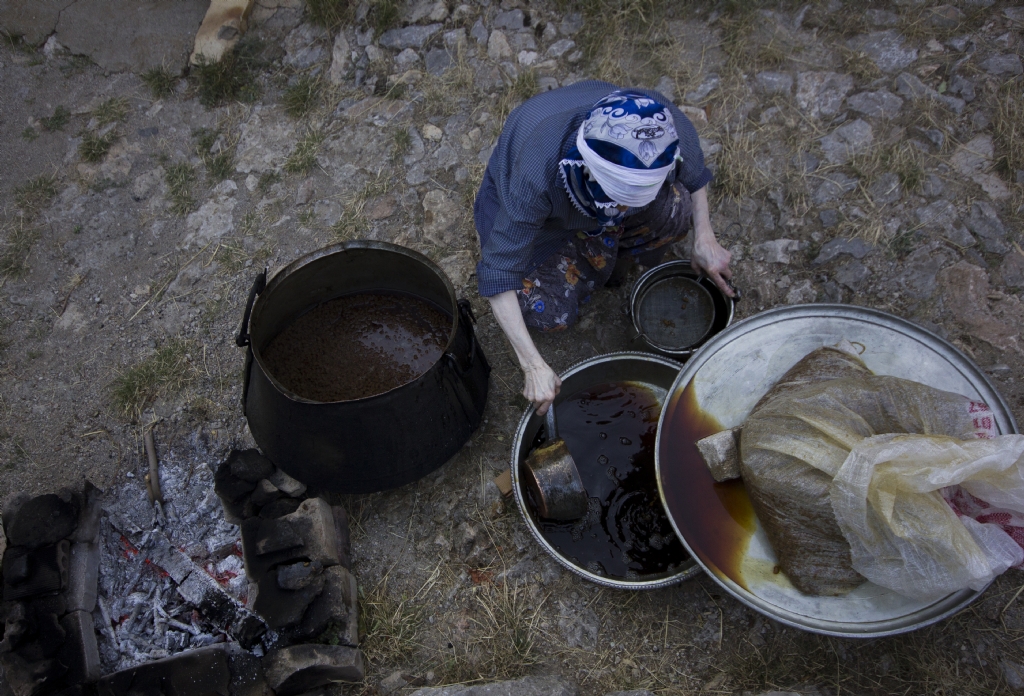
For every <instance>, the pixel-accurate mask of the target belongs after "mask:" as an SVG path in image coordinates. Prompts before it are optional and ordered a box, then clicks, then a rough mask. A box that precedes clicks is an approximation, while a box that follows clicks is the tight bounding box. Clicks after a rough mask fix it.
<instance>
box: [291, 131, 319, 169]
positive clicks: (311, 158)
mask: <svg viewBox="0 0 1024 696" xmlns="http://www.w3.org/2000/svg"><path fill="white" fill-rule="evenodd" d="M323 141H324V136H323V133H321V132H320V131H318V130H308V131H306V134H305V135H303V136H302V137H301V138H299V142H298V143H296V144H295V149H294V150H292V154H290V155H288V159H287V160H285V163H284V169H285V171H286V172H291V173H292V174H301V173H305V172H308V171H309V170H310V169H312V168H313V167H314V166H315V165H316V155H317V152H319V151H320V144H321V143H322V142H323Z"/></svg>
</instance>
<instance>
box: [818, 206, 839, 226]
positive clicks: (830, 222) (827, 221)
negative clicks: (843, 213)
mask: <svg viewBox="0 0 1024 696" xmlns="http://www.w3.org/2000/svg"><path fill="white" fill-rule="evenodd" d="M818 219H819V220H821V226H822V227H824V228H825V229H829V228H831V227H835V226H836V225H838V224H839V211H838V210H836V209H835V208H829V209H828V210H822V211H821V212H820V213H818Z"/></svg>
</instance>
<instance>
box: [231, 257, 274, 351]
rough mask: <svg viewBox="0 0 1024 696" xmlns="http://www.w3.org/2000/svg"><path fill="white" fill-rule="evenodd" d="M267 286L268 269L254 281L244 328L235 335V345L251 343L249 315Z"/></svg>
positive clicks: (242, 346)
mask: <svg viewBox="0 0 1024 696" xmlns="http://www.w3.org/2000/svg"><path fill="white" fill-rule="evenodd" d="M266 287H267V271H266V269H264V270H263V272H262V273H260V274H259V275H258V276H256V280H254V281H252V287H251V288H249V299H248V301H247V302H246V303H245V314H243V315H242V328H241V329H239V330H238V335H237V336H235V345H237V346H238V347H239V348H244V347H245V346H247V345H249V317H251V316H252V306H253V304H255V303H256V296H257V295H259V294H260V293H261V292H263V289H264V288H266Z"/></svg>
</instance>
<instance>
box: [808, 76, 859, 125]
mask: <svg viewBox="0 0 1024 696" xmlns="http://www.w3.org/2000/svg"><path fill="white" fill-rule="evenodd" d="M852 89H853V76H852V75H845V74H840V73H834V72H803V73H798V74H797V76H796V102H797V106H799V107H800V108H801V109H803V111H804V113H805V114H806V115H807V116H809V117H811V118H818V117H820V116H835V115H836V114H837V113H839V108H840V107H841V106H842V103H843V100H844V99H845V98H846V95H847V94H849V93H850V90H852Z"/></svg>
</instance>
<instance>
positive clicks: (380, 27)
mask: <svg viewBox="0 0 1024 696" xmlns="http://www.w3.org/2000/svg"><path fill="white" fill-rule="evenodd" d="M401 19H402V11H401V6H400V5H399V3H398V0H371V2H370V9H369V11H368V12H367V13H366V23H367V24H368V25H369V26H371V27H373V34H374V36H375V37H377V36H380V35H381V34H383V33H384V32H386V31H387V30H388V29H393V28H394V27H397V26H398V24H399V23H400V21H401Z"/></svg>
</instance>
